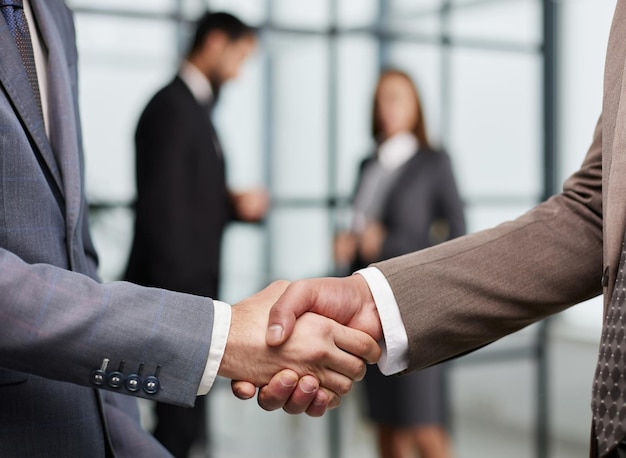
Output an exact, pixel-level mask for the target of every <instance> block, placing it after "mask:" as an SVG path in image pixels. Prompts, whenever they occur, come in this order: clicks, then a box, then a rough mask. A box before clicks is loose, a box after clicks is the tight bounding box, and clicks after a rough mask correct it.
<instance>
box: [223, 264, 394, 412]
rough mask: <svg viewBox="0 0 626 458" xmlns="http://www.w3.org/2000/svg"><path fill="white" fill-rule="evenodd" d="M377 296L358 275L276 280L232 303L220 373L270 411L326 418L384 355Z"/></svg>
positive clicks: (241, 395) (244, 395) (240, 392)
mask: <svg viewBox="0 0 626 458" xmlns="http://www.w3.org/2000/svg"><path fill="white" fill-rule="evenodd" d="M382 336H383V332H382V326H381V321H380V318H379V315H378V311H377V309H376V305H375V303H374V299H373V297H372V294H371V292H370V290H369V287H368V285H367V283H366V281H365V279H364V278H363V277H362V276H361V275H352V276H349V277H345V278H318V279H311V280H300V281H296V282H293V283H289V282H287V281H277V282H274V283H272V284H271V285H270V286H268V287H267V288H265V289H264V290H262V291H260V292H259V293H257V294H255V295H253V296H251V297H249V298H247V299H245V300H243V301H241V302H240V303H238V304H237V305H235V306H234V307H233V308H232V319H231V326H230V332H229V335H228V340H227V342H226V348H225V350H224V356H223V358H222V362H221V364H220V367H219V370H218V374H219V375H221V376H224V377H227V378H230V379H232V380H233V382H232V390H233V393H234V394H235V396H237V397H238V398H240V399H250V398H253V397H254V396H255V394H257V388H259V390H258V402H259V405H260V406H261V407H262V408H264V409H265V410H276V409H279V408H283V409H284V410H285V411H286V412H288V413H292V414H295V413H303V412H306V413H307V414H308V415H310V416H321V415H323V414H324V412H325V411H326V409H328V408H330V409H332V408H334V407H337V406H339V404H340V403H341V397H342V396H343V395H345V394H347V393H348V392H349V391H350V389H351V387H352V383H353V382H354V381H358V380H361V379H362V378H363V376H364V375H365V370H366V365H365V364H366V362H367V363H375V362H376V361H378V359H379V358H380V355H381V349H380V347H379V345H378V343H377V341H379V340H380V339H381V338H382Z"/></svg>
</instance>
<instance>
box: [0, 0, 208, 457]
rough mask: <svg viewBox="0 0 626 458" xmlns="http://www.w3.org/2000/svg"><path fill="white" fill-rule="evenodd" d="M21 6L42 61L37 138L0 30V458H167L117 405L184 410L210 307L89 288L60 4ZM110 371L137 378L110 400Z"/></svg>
mask: <svg viewBox="0 0 626 458" xmlns="http://www.w3.org/2000/svg"><path fill="white" fill-rule="evenodd" d="M30 3H31V7H32V9H33V13H34V16H35V19H36V22H37V25H38V27H39V30H40V35H41V40H42V41H43V43H44V44H45V48H46V49H47V54H48V60H47V66H48V68H47V76H48V101H49V113H50V117H49V119H50V126H49V128H50V136H49V138H48V137H47V135H46V131H45V128H44V123H43V120H42V118H41V114H40V112H39V109H38V106H37V104H36V102H35V98H34V96H33V92H32V89H31V87H30V86H29V82H28V78H27V76H26V73H25V71H24V67H23V65H22V62H21V59H20V55H19V53H18V51H17V48H16V46H15V42H14V41H13V38H12V36H11V34H10V32H9V30H8V28H7V26H6V23H5V22H4V21H2V20H0V44H1V46H0V203H1V204H0V271H1V272H2V275H0V323H1V325H0V326H1V328H2V331H1V332H0V456H29V457H45V456H94V457H103V456H148V455H149V456H167V453H166V451H165V450H163V448H162V447H161V446H160V445H159V444H158V443H157V442H156V441H154V440H153V439H152V438H151V436H150V435H149V434H146V433H145V432H144V431H143V430H142V429H141V427H140V425H139V423H138V421H137V410H136V405H135V403H134V399H133V398H131V397H126V396H120V395H119V394H116V393H124V394H132V395H134V396H141V397H145V398H149V399H154V400H158V401H164V402H171V403H176V404H180V405H188V406H190V405H193V403H194V402H195V398H196V392H197V390H198V385H199V382H200V378H201V376H202V374H203V371H204V367H205V364H206V360H207V354H208V349H209V343H210V340H211V333H212V323H213V306H212V301H211V300H210V299H204V298H198V297H192V296H189V295H184V294H179V293H171V292H167V291H163V290H157V289H148V288H141V287H138V286H136V285H132V284H129V283H123V282H117V283H111V284H107V285H102V284H100V283H98V281H97V273H96V270H97V257H96V253H95V250H94V248H93V244H92V242H91V239H90V236H89V225H88V219H87V203H86V200H85V194H84V184H83V152H82V140H81V130H80V120H79V113H78V97H77V74H76V59H77V56H76V45H75V33H74V26H73V19H72V15H71V13H70V11H69V10H68V9H67V8H66V6H65V5H64V3H63V2H62V1H61V0H46V1H42V0H32V1H31V2H30ZM105 359H108V360H109V364H108V366H107V367H106V368H105V370H104V373H103V374H102V375H103V378H99V377H98V372H97V370H98V369H100V367H101V365H102V364H103V360H105ZM122 361H123V362H124V363H123V364H122ZM120 366H121V367H120ZM140 367H141V370H139V368H140ZM157 367H158V369H157ZM118 369H120V371H121V372H122V373H123V374H124V375H129V374H131V373H136V374H138V378H137V381H138V384H137V385H136V386H137V387H138V389H137V390H136V391H134V390H135V387H134V386H133V385H131V388H132V390H131V389H129V388H127V387H126V385H122V386H117V387H114V385H116V383H114V382H112V380H111V379H109V375H111V373H112V372H114V371H117V370H118ZM149 376H156V377H155V379H154V380H155V381H156V382H158V383H159V384H160V386H159V387H157V386H156V385H150V388H148V384H147V383H146V382H147V381H148V377H149ZM94 388H99V389H98V390H97V389H94ZM153 388H154V389H153Z"/></svg>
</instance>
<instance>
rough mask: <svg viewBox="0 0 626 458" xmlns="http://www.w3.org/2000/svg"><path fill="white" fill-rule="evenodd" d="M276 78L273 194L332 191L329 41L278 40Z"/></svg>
mask: <svg viewBox="0 0 626 458" xmlns="http://www.w3.org/2000/svg"><path fill="white" fill-rule="evenodd" d="M270 46H271V47H272V54H271V57H270V62H269V65H270V66H271V69H270V72H271V75H272V76H271V77H272V83H271V84H272V87H271V93H272V100H271V103H272V120H273V126H272V138H273V150H272V151H271V152H270V154H271V155H272V190H273V192H274V193H275V194H276V195H277V196H278V197H290V198H302V197H307V198H310V197H318V198H320V197H326V195H327V191H328V125H327V122H326V120H327V118H328V109H329V108H328V107H329V105H328V102H329V101H328V78H329V75H328V65H329V63H328V40H327V39H326V38H324V37H317V36H312V37H309V36H297V35H289V34H275V35H273V36H272V39H271V42H270Z"/></svg>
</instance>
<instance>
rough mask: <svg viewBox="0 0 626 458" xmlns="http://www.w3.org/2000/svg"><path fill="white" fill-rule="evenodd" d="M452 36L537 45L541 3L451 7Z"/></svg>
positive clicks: (533, 0) (514, 1) (523, 0)
mask: <svg viewBox="0 0 626 458" xmlns="http://www.w3.org/2000/svg"><path fill="white" fill-rule="evenodd" d="M457 2H459V3H461V2H462V0H457ZM451 34H452V36H453V37H454V38H460V39H462V38H473V39H490V40H497V41H500V42H503V43H506V42H507V41H512V42H519V43H527V44H539V43H541V39H542V37H541V3H540V2H539V1H537V0H512V1H508V2H500V1H494V2H484V3H478V4H472V5H469V6H465V7H462V6H459V7H457V8H453V9H452V10H451Z"/></svg>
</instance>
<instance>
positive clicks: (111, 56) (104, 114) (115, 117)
mask: <svg viewBox="0 0 626 458" xmlns="http://www.w3.org/2000/svg"><path fill="white" fill-rule="evenodd" d="M76 26H77V34H78V47H79V55H80V59H79V64H80V68H79V73H80V88H81V90H80V96H81V99H80V104H81V111H82V113H81V114H82V123H83V137H84V139H85V140H84V144H85V156H86V159H85V161H86V176H87V179H86V183H87V194H88V196H89V198H90V199H91V200H92V201H114V202H115V201H117V202H128V201H130V200H131V199H132V198H133V196H134V194H135V191H134V189H135V188H134V186H135V183H134V146H133V136H134V129H135V126H136V123H137V120H138V118H139V115H140V113H141V111H142V110H143V108H144V106H145V104H146V103H147V101H148V100H149V98H150V97H152V95H153V93H154V92H155V91H156V89H158V88H159V87H160V86H162V85H164V84H165V83H166V82H167V80H168V79H169V78H170V77H171V76H172V75H173V74H174V73H175V71H176V67H175V66H176V57H175V54H174V49H173V48H174V47H175V43H176V41H175V28H174V26H173V25H172V24H171V23H168V22H164V21H159V20H137V19H112V18H103V17H100V16H91V15H88V14H78V15H77V18H76ZM139 37H141V39H139Z"/></svg>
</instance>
